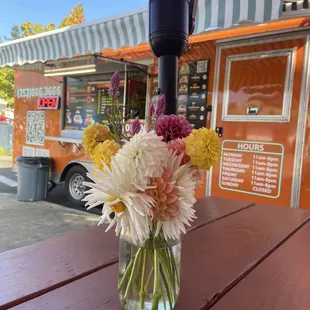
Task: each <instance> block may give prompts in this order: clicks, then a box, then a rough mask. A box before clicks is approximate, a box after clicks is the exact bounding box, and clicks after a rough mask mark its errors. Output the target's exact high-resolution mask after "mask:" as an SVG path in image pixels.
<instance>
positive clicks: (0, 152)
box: [0, 147, 13, 156]
mask: <svg viewBox="0 0 310 310" xmlns="http://www.w3.org/2000/svg"><path fill="white" fill-rule="evenodd" d="M0 156H13V150H10V151H9V152H7V151H6V150H5V148H3V147H0Z"/></svg>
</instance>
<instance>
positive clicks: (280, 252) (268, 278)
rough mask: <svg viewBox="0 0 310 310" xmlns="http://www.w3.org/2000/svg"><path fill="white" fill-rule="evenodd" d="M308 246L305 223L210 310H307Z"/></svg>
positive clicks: (309, 303) (308, 230)
mask: <svg viewBox="0 0 310 310" xmlns="http://www.w3.org/2000/svg"><path fill="white" fill-rule="evenodd" d="M309 245H310V223H307V224H306V225H305V226H304V227H302V228H301V229H300V230H299V231H298V232H296V233H295V234H294V235H293V236H292V237H291V238H290V239H289V240H288V241H286V242H285V243H284V244H283V245H282V246H281V247H279V248H278V249H277V250H276V251H275V252H274V253H272V254H271V255H270V256H269V257H268V258H267V259H266V260H265V261H264V262H262V264H260V265H259V266H258V267H257V268H256V269H254V270H253V271H252V272H251V273H250V274H249V275H248V276H247V277H245V278H244V279H243V280H242V281H241V282H240V283H239V284H238V285H236V286H235V287H234V288H233V289H232V290H231V291H229V292H228V293H227V294H226V295H225V296H224V297H223V298H222V299H220V301H219V302H218V303H217V304H215V306H214V307H212V308H211V310H226V309H238V310H248V309H251V310H270V309H279V310H297V309H300V310H301V309H305V310H306V309H310V294H309V290H310V276H309V275H310V260H309V257H310V247H309Z"/></svg>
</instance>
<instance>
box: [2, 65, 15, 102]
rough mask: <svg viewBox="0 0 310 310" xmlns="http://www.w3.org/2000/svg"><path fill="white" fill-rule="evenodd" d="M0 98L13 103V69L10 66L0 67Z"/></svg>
mask: <svg viewBox="0 0 310 310" xmlns="http://www.w3.org/2000/svg"><path fill="white" fill-rule="evenodd" d="M0 98H1V99H4V100H6V101H7V102H8V104H9V106H10V107H12V106H13V105H14V70H13V69H11V68H2V69H0Z"/></svg>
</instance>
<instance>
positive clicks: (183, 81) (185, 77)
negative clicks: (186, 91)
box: [179, 75, 188, 84]
mask: <svg viewBox="0 0 310 310" xmlns="http://www.w3.org/2000/svg"><path fill="white" fill-rule="evenodd" d="M179 84H188V75H181V76H180V79H179Z"/></svg>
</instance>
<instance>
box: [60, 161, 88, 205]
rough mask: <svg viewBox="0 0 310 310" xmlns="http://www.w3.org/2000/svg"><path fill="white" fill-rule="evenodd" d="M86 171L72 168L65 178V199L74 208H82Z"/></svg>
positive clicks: (75, 167) (79, 167)
mask: <svg viewBox="0 0 310 310" xmlns="http://www.w3.org/2000/svg"><path fill="white" fill-rule="evenodd" d="M86 173H87V171H86V169H85V168H83V167H82V166H73V167H72V168H71V169H70V170H69V171H68V173H67V175H66V178H65V189H66V196H67V199H68V200H69V201H70V203H71V204H72V205H73V206H74V207H83V206H84V205H85V202H84V201H82V199H83V198H84V196H85V190H86V188H85V186H84V185H83V182H84V181H88V178H87V176H86Z"/></svg>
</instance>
